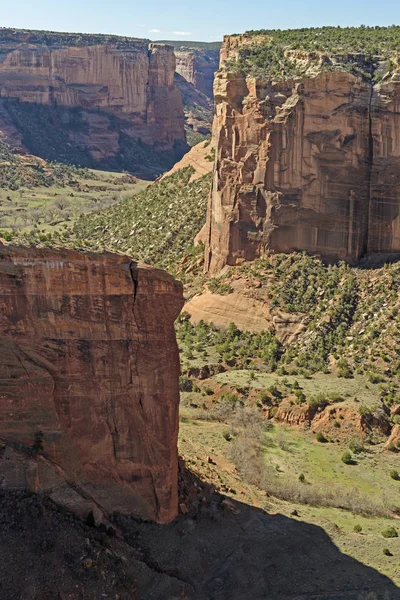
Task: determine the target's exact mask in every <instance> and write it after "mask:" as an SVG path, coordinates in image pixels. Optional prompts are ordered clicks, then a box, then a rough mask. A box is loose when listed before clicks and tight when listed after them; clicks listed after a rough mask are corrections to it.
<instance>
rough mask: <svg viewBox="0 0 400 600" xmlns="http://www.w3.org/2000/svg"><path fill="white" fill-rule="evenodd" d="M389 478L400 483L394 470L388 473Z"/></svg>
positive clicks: (399, 478)
mask: <svg viewBox="0 0 400 600" xmlns="http://www.w3.org/2000/svg"><path fill="white" fill-rule="evenodd" d="M390 477H391V478H392V479H394V480H395V481H400V475H399V472H398V471H395V470H394V469H393V471H390Z"/></svg>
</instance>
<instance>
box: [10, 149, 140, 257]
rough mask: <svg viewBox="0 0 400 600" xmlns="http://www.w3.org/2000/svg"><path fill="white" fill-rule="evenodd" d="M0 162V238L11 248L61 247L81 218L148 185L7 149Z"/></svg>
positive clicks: (133, 178)
mask: <svg viewBox="0 0 400 600" xmlns="http://www.w3.org/2000/svg"><path fill="white" fill-rule="evenodd" d="M3 148H4V147H3ZM3 161H4V162H0V237H3V238H5V239H6V240H7V241H13V242H15V243H37V244H46V245H51V244H52V243H62V239H63V235H64V233H65V232H66V231H68V230H69V229H71V228H72V226H73V224H74V222H75V221H76V219H77V218H78V217H80V216H81V215H82V214H85V213H90V212H93V211H95V210H96V211H98V210H99V209H101V208H105V207H107V206H110V205H112V204H115V203H116V202H118V201H120V200H122V199H124V198H126V197H130V198H131V197H133V196H134V194H136V193H138V192H140V191H141V190H143V189H144V188H146V187H147V185H148V183H147V182H146V181H141V180H139V179H137V178H136V177H133V176H132V175H129V174H127V173H110V172H106V171H92V170H89V169H77V168H76V167H74V166H72V165H62V164H60V163H49V162H47V163H46V162H45V161H43V160H40V159H36V158H35V157H32V156H18V155H16V154H13V153H12V152H10V151H9V150H8V149H7V147H6V152H4V153H3Z"/></svg>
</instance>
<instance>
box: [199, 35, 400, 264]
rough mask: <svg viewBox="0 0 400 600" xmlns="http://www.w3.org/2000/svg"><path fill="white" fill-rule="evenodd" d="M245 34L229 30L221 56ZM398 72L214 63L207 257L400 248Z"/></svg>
mask: <svg viewBox="0 0 400 600" xmlns="http://www.w3.org/2000/svg"><path fill="white" fill-rule="evenodd" d="M248 42H249V40H248V39H247V38H246V37H244V39H243V40H241V38H240V36H237V37H233V38H226V39H225V43H224V46H223V48H222V51H221V58H222V60H225V59H226V58H232V57H234V56H235V55H236V54H235V53H237V52H238V48H239V46H240V45H241V44H242V43H243V44H246V43H248ZM399 84H400V77H399V76H398V73H396V74H395V75H394V76H393V77H392V78H391V80H390V81H389V82H385V83H381V84H380V85H377V86H374V87H373V86H371V84H370V83H368V82H364V81H362V80H361V79H360V78H356V77H355V76H353V75H352V74H351V73H348V72H320V73H315V74H314V76H312V77H308V78H304V80H303V81H301V82H300V81H291V80H288V81H283V82H279V81H278V82H273V81H259V80H256V79H254V78H251V77H248V78H246V76H245V75H244V74H241V73H229V72H226V71H225V70H223V69H221V70H220V71H219V72H218V73H217V75H216V78H215V83H214V97H215V118H214V126H213V135H214V141H215V145H216V162H215V169H214V180H213V186H212V191H211V195H210V202H209V209H208V225H207V230H208V240H207V247H206V268H207V270H208V271H209V272H210V273H213V274H215V273H218V272H219V271H220V270H221V269H222V268H223V267H224V266H225V265H226V264H228V265H235V264H240V263H241V262H243V261H246V260H254V259H255V258H257V257H259V256H262V255H263V254H265V253H268V252H291V251H294V250H306V251H308V252H310V253H316V254H318V255H320V256H321V257H322V258H324V259H326V260H329V261H337V260H346V261H349V262H354V261H357V260H358V259H359V258H360V257H361V256H362V255H364V254H366V253H372V252H385V253H388V252H400V218H399V208H400V192H399V189H400V187H399V184H400V151H399V147H400V116H399V115H400V112H399V102H400V85H399Z"/></svg>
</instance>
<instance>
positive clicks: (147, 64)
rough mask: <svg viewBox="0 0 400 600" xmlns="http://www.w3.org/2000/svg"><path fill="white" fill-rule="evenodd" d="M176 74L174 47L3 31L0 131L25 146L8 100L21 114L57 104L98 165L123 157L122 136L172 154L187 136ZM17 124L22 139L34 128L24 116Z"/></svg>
mask: <svg viewBox="0 0 400 600" xmlns="http://www.w3.org/2000/svg"><path fill="white" fill-rule="evenodd" d="M174 73H175V55H174V49H173V47H172V46H167V45H163V44H154V43H149V42H148V41H147V40H139V39H129V38H118V37H117V36H108V37H107V36H94V35H87V36H77V35H74V34H52V33H50V32H27V31H19V30H11V29H3V30H2V31H1V34H0V98H2V99H3V105H2V107H0V130H3V133H4V135H5V137H6V141H9V143H10V144H11V145H20V142H21V138H19V139H18V136H17V135H16V134H15V131H14V130H12V129H11V128H10V123H9V121H10V119H9V118H8V117H7V115H6V114H3V113H4V112H7V106H8V105H7V103H5V104H4V101H13V102H15V101H17V102H19V103H20V105H19V109H18V111H17V113H18V114H19V113H20V111H21V109H22V108H23V106H24V105H26V104H29V105H33V104H37V105H40V106H43V107H48V108H50V107H52V108H54V107H57V109H59V110H60V111H62V112H60V118H61V119H62V120H63V121H64V122H63V123H62V125H63V130H64V131H67V132H68V136H69V142H70V144H71V145H73V146H75V147H77V148H80V149H82V150H85V149H87V148H88V149H89V152H90V155H91V157H92V159H93V161H95V162H99V163H101V162H102V161H103V162H105V161H107V159H108V160H109V161H110V160H111V159H112V157H114V156H116V155H117V153H118V152H119V151H120V150H121V139H120V136H121V134H122V135H123V136H128V138H132V139H134V140H140V141H141V142H142V143H145V144H148V145H149V146H154V148H155V150H157V151H165V150H168V151H172V150H173V149H174V146H176V144H177V143H179V142H181V143H182V144H184V143H185V139H186V138H185V132H184V113H183V104H182V99H181V96H180V92H179V90H178V89H177V87H176V86H175V83H174ZM77 109H79V110H80V111H81V112H80V114H79V119H80V125H79V127H77V126H76V122H77V113H76V110H77ZM74 110H75V112H74ZM11 114H13V113H11ZM18 114H17V116H18ZM14 121H15V124H16V125H17V129H20V130H21V131H20V133H22V141H24V138H26V139H28V138H29V135H31V133H32V132H30V131H29V130H27V129H26V127H27V126H26V124H24V123H23V122H22V121H21V119H19V117H18V118H17V119H15V118H14ZM74 123H75V126H74ZM60 135H61V133H60ZM125 151H126V150H125Z"/></svg>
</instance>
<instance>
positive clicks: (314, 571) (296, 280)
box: [0, 142, 400, 600]
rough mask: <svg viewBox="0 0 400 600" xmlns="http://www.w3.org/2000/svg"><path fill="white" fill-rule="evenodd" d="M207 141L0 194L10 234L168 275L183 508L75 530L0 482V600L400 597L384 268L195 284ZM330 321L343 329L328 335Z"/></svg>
mask: <svg viewBox="0 0 400 600" xmlns="http://www.w3.org/2000/svg"><path fill="white" fill-rule="evenodd" d="M202 146H203V147H202V149H201V150H202V151H201V152H200V154H199V155H198V152H199V148H198V147H197V149H195V151H194V152H193V154H192V155H191V156H192V157H193V158H192V160H191V158H190V156H189V155H187V157H185V159H184V163H183V164H181V167H182V168H181V169H179V168H177V169H176V170H175V171H174V172H173V173H172V175H170V176H169V177H166V178H164V179H162V180H161V181H157V182H156V183H154V184H151V185H149V183H148V182H145V181H142V180H140V179H137V178H132V177H131V176H130V175H127V174H124V173H121V174H117V173H109V172H97V171H96V172H94V171H91V170H90V171H86V170H85V171H84V172H82V173H78V172H75V171H74V172H73V173H71V177H69V176H68V178H67V181H65V180H64V176H63V178H62V181H63V183H62V184H60V182H58V181H56V182H55V183H52V185H47V184H46V185H44V186H43V185H41V181H40V180H39V181H37V180H35V183H34V185H32V184H31V183H30V182H29V177H30V176H31V174H30V172H29V173H28V172H27V170H26V169H27V168H28V167H27V166H26V164H23V165H22V167H23V169H22V174H23V177H22V176H19V177H20V182H19V184H17V185H16V186H15V187H16V189H14V190H10V189H7V188H6V187H4V188H3V189H1V190H0V211H1V212H0V230H1V234H0V236H2V237H4V238H5V239H6V240H8V241H10V242H11V243H14V242H16V243H28V244H34V245H43V246H53V245H56V246H63V245H66V246H70V247H73V248H78V249H85V250H86V249H93V250H103V249H111V250H114V251H115V250H117V251H119V252H123V253H128V254H131V255H132V256H135V257H137V258H141V259H143V260H146V261H148V262H151V263H155V264H157V266H161V267H163V268H168V270H170V271H172V272H173V273H174V274H175V275H177V276H178V278H180V279H181V280H182V281H183V282H184V284H185V290H186V296H187V300H188V305H187V307H186V308H187V310H189V309H190V310H191V312H192V315H193V317H192V320H193V323H190V322H189V320H188V316H187V315H184V316H183V317H182V319H181V320H180V321H179V322H178V323H177V334H178V342H179V346H180V351H181V360H182V373H183V375H182V378H181V390H182V397H181V414H180V441H179V452H180V455H181V456H182V457H183V459H184V461H185V464H186V469H185V468H184V467H183V463H182V465H181V481H180V484H181V498H180V504H181V513H182V514H181V516H180V517H179V518H178V519H177V520H176V521H174V522H173V523H171V524H170V525H167V526H158V525H154V524H151V523H143V522H140V521H139V520H137V519H134V518H127V517H122V516H120V515H114V516H113V519H112V523H111V525H112V527H111V529H110V528H108V529H107V527H104V526H99V527H89V526H88V525H87V524H85V523H81V522H79V521H77V520H76V519H75V518H74V517H73V516H72V515H70V514H68V513H66V512H62V511H60V510H59V509H58V508H57V507H56V506H55V505H53V504H52V503H51V502H49V501H48V500H46V499H45V498H41V497H38V496H29V495H26V494H16V493H13V492H8V493H5V492H2V494H1V496H0V525H1V532H2V533H1V536H0V553H1V556H2V560H1V561H0V598H2V599H3V598H4V599H5V600H17V599H18V600H21V599H23V600H31V599H39V598H40V599H41V600H50V599H51V600H52V599H53V598H60V599H62V600H78V599H79V600H81V599H82V600H92V599H93V600H95V599H96V600H98V599H99V598H109V599H111V600H128V599H129V600H130V599H133V598H138V599H143V600H148V599H155V600H158V599H160V600H161V599H165V598H169V599H170V598H171V599H173V598H176V599H178V598H187V599H196V600H197V599H198V600H205V599H210V600H211V599H212V600H224V599H227V600H228V599H230V600H231V599H234V600H235V599H237V600H240V599H247V598H249V599H250V598H251V599H252V600H255V599H257V600H258V599H260V600H261V599H264V598H268V599H271V600H274V599H275V598H276V599H279V600H285V599H286V600H289V599H290V600H295V599H296V600H303V599H304V600H305V599H306V598H307V599H312V598H314V599H318V600H325V599H326V600H328V598H329V599H331V600H332V599H333V600H392V599H394V600H396V599H397V598H400V537H391V536H392V535H393V536H394V535H395V534H394V533H393V529H394V530H395V533H396V534H398V535H399V534H400V525H399V523H400V520H399V514H400V511H399V506H400V505H399V498H400V482H399V480H398V475H397V472H398V470H399V453H398V449H397V446H396V445H395V444H397V443H398V441H400V440H397V438H394V442H395V444H393V447H392V448H391V450H388V449H387V448H385V446H386V445H387V443H388V439H389V435H390V432H391V431H395V428H396V427H398V426H399V425H398V422H399V413H398V412H397V408H396V407H397V405H398V404H400V400H399V398H400V397H399V381H398V375H399V365H398V356H397V354H398V353H397V350H396V348H397V345H396V339H398V337H397V336H398V327H399V314H398V307H397V305H398V286H399V275H398V274H399V270H398V263H394V264H393V265H386V266H381V267H380V268H374V269H371V270H369V269H365V268H364V267H360V268H359V269H347V268H345V267H344V266H340V267H338V268H337V270H335V269H330V268H327V267H325V266H323V265H322V264H320V263H319V262H318V261H316V260H314V259H309V258H306V257H304V256H303V255H298V256H297V255H296V256H295V255H293V256H291V257H289V258H287V259H283V258H282V257H277V258H276V260H275V262H274V261H271V263H268V261H267V262H259V261H256V263H254V264H253V265H252V266H246V265H245V266H243V267H241V268H238V269H236V270H235V269H233V270H229V269H228V270H225V271H224V273H223V274H222V275H221V276H220V277H218V278H216V279H215V278H211V279H210V278H207V277H205V276H204V275H203V273H202V264H203V247H202V245H201V244H200V245H197V246H194V245H193V238H194V236H195V235H196V233H197V232H198V231H199V229H200V228H201V226H202V224H203V223H204V219H205V211H206V203H207V196H208V189H209V179H210V176H209V175H208V174H207V172H208V171H209V170H211V167H212V160H213V152H214V151H213V150H212V148H211V147H210V144H209V143H208V142H202ZM21 160H23V161H24V160H25V159H21ZM25 162H26V161H25ZM28 162H29V161H28ZM47 168H48V167H47V166H45V169H47ZM49 168H50V167H49ZM28 169H29V168H28ZM196 169H197V170H198V171H199V172H198V174H197V176H198V178H196V176H195V172H196ZM49 173H50V174H51V169H50V171H49ZM28 175H29V177H28ZM46 176H47V175H46ZM26 181H27V182H28V183H26ZM80 215H83V216H80ZM171 240H172V241H171ZM285 260H286V261H287V262H284V261H285ZM282 273H283V275H282ZM349 307H350V308H349ZM207 314H208V316H209V319H208V320H209V322H211V321H213V322H214V325H208V326H205V324H204V322H203V321H202V319H203V318H205V316H206V315H207ZM249 314H253V315H255V318H254V319H253V320H252V322H251V323H250V322H249ZM326 314H328V315H330V317H331V318H332V323H334V326H335V327H336V326H337V324H339V325H340V327H339V326H338V327H337V329H334V330H328V331H326V330H325V329H324V328H323V327H324V324H325V323H326V320H325V316H326ZM218 319H219V320H218ZM335 319H336V320H335ZM231 321H234V322H235V324H236V326H237V327H238V332H236V329H235V328H233V329H232V328H230V322H231ZM271 326H272V327H273V329H274V335H269V334H268V335H267V334H265V330H266V329H269V328H270V327H271ZM248 327H250V333H243V331H241V330H242V329H246V328H248ZM332 331H333V333H332ZM336 331H340V335H339V336H337V337H333V336H334V335H335V332H336ZM263 332H264V333H263ZM257 336H258V337H257ZM260 336H261V337H260ZM327 340H328V341H327ZM332 340H333V341H332ZM328 342H329V344H331V345H330V346H329V344H328ZM327 344H328V345H327ZM333 346H335V348H333ZM291 348H294V349H295V350H293V354H292V355H291V354H290V352H291V350H290V349H291ZM285 357H286V358H285ZM297 362H298V363H299V364H297ZM310 407H314V408H315V407H316V412H315V413H313V415H312V418H309V415H308V412H307V411H309V408H310ZM330 411H336V412H334V413H333V412H330ZM376 412H377V413H379V414H378V417H379V418H378V417H377V418H376V420H374V419H375V413H376ZM382 413H383V414H382ZM347 423H348V427H347ZM345 424H346V425H345ZM368 424H370V425H368ZM364 425H365V426H366V430H365V431H364V430H362V429H361V428H362V426H364ZM361 434H362V435H361ZM364 434H365V435H364ZM321 435H322V437H321ZM357 440H360V441H359V442H357ZM346 452H350V458H349V462H348V463H345V462H344V461H343V460H342V459H343V456H344V454H345V453H346ZM383 534H384V535H383ZM55 573H56V574H57V575H56V576H55V575H54V574H55ZM21 575H22V576H21Z"/></svg>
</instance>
